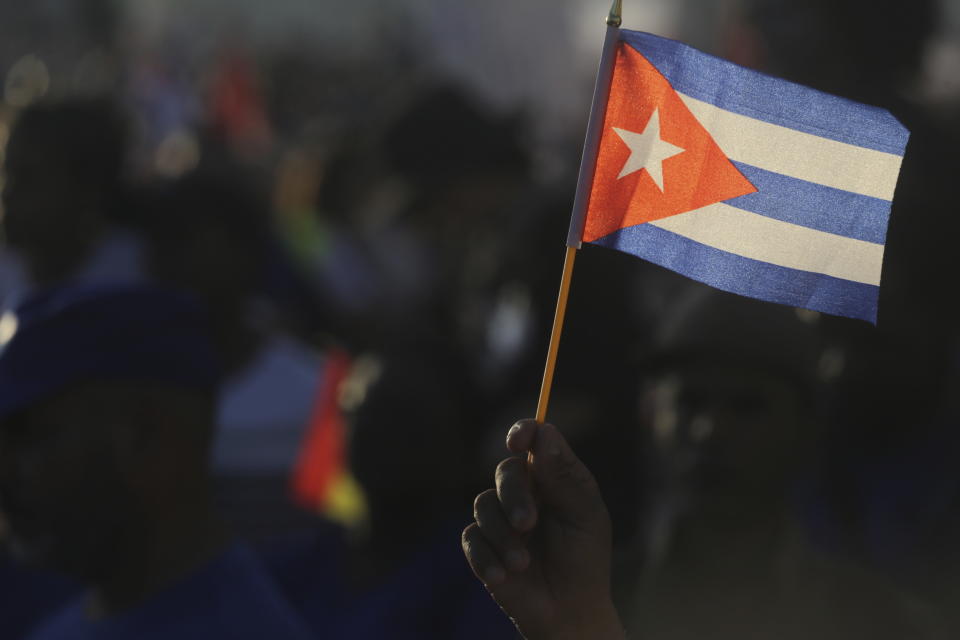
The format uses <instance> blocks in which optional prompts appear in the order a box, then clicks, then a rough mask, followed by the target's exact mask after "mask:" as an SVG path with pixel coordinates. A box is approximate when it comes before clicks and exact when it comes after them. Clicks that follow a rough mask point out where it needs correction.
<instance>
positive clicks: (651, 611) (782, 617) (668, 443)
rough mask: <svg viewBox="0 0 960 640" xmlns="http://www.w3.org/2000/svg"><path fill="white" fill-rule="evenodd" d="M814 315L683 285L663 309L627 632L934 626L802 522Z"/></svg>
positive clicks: (879, 633) (862, 632)
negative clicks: (646, 491)
mask: <svg viewBox="0 0 960 640" xmlns="http://www.w3.org/2000/svg"><path fill="white" fill-rule="evenodd" d="M817 319H818V316H817V315H816V314H810V313H808V312H797V311H795V310H794V309H791V308H788V307H781V306H776V305H771V304H765V303H761V302H756V301H753V300H748V299H745V298H739V297H736V296H732V295H729V294H725V293H722V292H717V291H714V290H711V289H708V288H707V287H704V286H698V285H694V284H691V285H689V287H688V289H687V291H685V292H684V294H682V295H679V296H678V297H677V298H676V299H675V300H674V302H673V304H672V305H671V308H670V309H669V311H668V313H666V314H665V315H664V317H663V319H662V324H661V327H660V330H659V331H658V334H657V340H656V346H655V352H654V356H653V362H654V365H653V369H652V370H651V375H650V379H649V381H648V382H647V383H646V385H645V390H644V392H643V394H642V403H643V404H642V406H643V408H644V410H645V412H646V413H647V415H646V424H645V427H646V428H647V429H648V434H649V439H650V442H651V447H650V451H651V452H652V456H651V465H650V473H651V486H652V487H653V495H652V497H651V499H650V505H651V507H650V509H649V511H650V513H649V515H648V517H647V520H646V523H647V536H646V543H645V545H644V549H645V552H644V553H645V555H646V557H645V558H644V560H643V564H644V566H645V569H644V571H643V574H642V577H641V579H640V581H639V582H638V583H637V585H636V590H635V592H634V596H633V598H632V601H631V602H629V603H628V604H627V607H629V608H631V609H633V611H632V612H631V614H630V615H628V622H627V627H628V628H630V629H632V630H635V632H636V633H637V634H638V635H640V636H641V637H647V638H651V639H654V640H655V639H656V638H695V637H705V636H709V637H713V638H720V639H724V638H744V637H757V638H760V637H764V638H765V637H781V638H809V637H819V638H849V637H859V636H863V637H872V638H891V639H892V638H903V637H936V636H930V635H924V634H925V633H926V632H927V631H928V629H927V628H926V627H925V625H926V621H925V620H923V619H922V618H921V619H917V618H916V617H915V615H914V614H915V612H914V611H913V610H912V605H913V603H912V602H911V600H910V599H909V598H908V597H906V596H905V595H904V594H902V593H900V592H899V591H898V590H897V589H895V588H894V586H893V585H892V584H891V583H889V581H887V580H886V579H884V578H883V577H881V576H880V575H879V574H876V573H874V572H871V571H869V570H867V569H865V568H862V567H859V566H857V565H856V564H855V563H854V562H852V561H851V560H849V559H845V558H843V557H841V556H839V555H837V554H835V553H829V552H828V551H827V550H825V549H823V548H821V547H819V546H818V545H817V544H816V543H815V542H814V541H813V539H812V536H811V535H810V534H811V532H810V530H809V528H808V527H806V526H805V525H804V522H803V518H802V515H803V514H802V512H801V511H802V510H801V509H800V508H799V491H800V489H801V488H802V487H803V486H804V485H803V483H804V482H806V483H808V484H809V483H810V482H811V478H812V477H813V476H814V475H815V474H816V471H817V468H818V467H817V465H818V458H817V455H818V453H819V452H818V449H817V447H818V445H819V444H820V443H821V442H822V437H821V429H822V427H823V425H822V420H820V419H819V418H818V416H819V415H820V414H819V413H818V410H817V405H816V399H817V398H818V397H819V396H818V393H817V391H818V389H817V386H818V379H819V378H818V371H819V364H820V362H819V354H820V344H819V340H820V336H819V332H818V331H817V327H816V326H815V324H813V323H814V322H816V320H817ZM917 634H920V635H917Z"/></svg>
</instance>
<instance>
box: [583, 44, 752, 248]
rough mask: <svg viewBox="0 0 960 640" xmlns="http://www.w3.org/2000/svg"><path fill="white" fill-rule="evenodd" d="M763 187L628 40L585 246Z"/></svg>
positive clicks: (614, 85) (620, 57)
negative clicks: (751, 179)
mask: <svg viewBox="0 0 960 640" xmlns="http://www.w3.org/2000/svg"><path fill="white" fill-rule="evenodd" d="M651 145H652V146H651ZM650 149H653V151H652V152H650ZM621 176H622V177H621ZM661 184H662V190H661ZM756 190H757V189H756V188H755V187H754V186H753V185H752V184H750V182H749V181H748V180H747V179H746V178H745V177H744V176H743V174H741V173H740V171H738V170H737V168H736V167H735V166H734V165H733V163H732V162H730V160H729V159H728V158H727V156H726V155H725V154H724V153H723V151H721V150H720V147H719V146H717V143H716V142H715V141H714V139H713V137H711V135H710V134H709V133H708V132H707V130H706V129H705V128H704V126H703V125H702V124H700V122H699V121H697V119H696V117H694V115H693V114H692V113H690V110H689V109H688V108H687V106H686V105H685V104H684V103H683V101H682V100H681V99H680V96H679V95H678V94H677V92H676V91H674V89H673V87H671V86H670V82H669V81H668V80H667V79H666V78H665V77H663V74H661V73H660V72H659V71H658V70H657V69H656V67H654V66H653V65H652V64H651V63H650V62H649V61H648V60H647V59H646V58H644V57H643V56H642V55H641V54H640V53H639V52H638V51H637V50H636V49H634V48H633V47H631V46H630V45H628V44H626V43H624V42H621V43H620V44H619V46H618V49H617V58H616V63H615V66H614V70H613V79H612V81H611V85H610V97H609V99H608V101H607V112H606V116H605V118H604V123H603V134H602V135H601V138H600V150H599V152H598V154H597V167H596V173H595V174H594V178H593V186H592V188H591V192H590V201H589V204H588V207H587V216H586V224H585V226H584V230H583V241H584V242H592V241H594V240H597V239H599V238H602V237H604V236H606V235H609V234H611V233H613V232H615V231H618V230H620V229H623V228H625V227H632V226H634V225H638V224H642V223H644V222H649V221H651V220H659V219H660V218H666V217H668V216H673V215H677V214H678V213H685V212H687V211H693V210H694V209H699V208H701V207H705V206H707V205H710V204H714V203H716V202H722V201H724V200H729V199H731V198H736V197H738V196H742V195H746V194H748V193H753V192H755V191H756Z"/></svg>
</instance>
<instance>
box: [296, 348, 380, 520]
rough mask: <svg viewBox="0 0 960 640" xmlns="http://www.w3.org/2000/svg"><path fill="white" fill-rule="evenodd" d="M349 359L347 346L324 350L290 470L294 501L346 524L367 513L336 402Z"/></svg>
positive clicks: (344, 378)
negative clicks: (351, 468) (310, 411)
mask: <svg viewBox="0 0 960 640" xmlns="http://www.w3.org/2000/svg"><path fill="white" fill-rule="evenodd" d="M351 364H352V363H351V360H350V357H349V355H348V354H347V353H346V352H345V351H342V350H339V349H332V350H331V351H330V352H329V353H328V355H327V364H326V366H325V368H324V371H323V374H322V375H321V376H320V387H319V389H318V392H317V399H316V403H315V404H314V408H313V415H312V416H311V419H310V424H309V425H308V427H307V432H306V435H305V436H304V441H303V446H302V447H301V449H300V455H299V457H298V459H297V462H296V464H295V465H294V468H293V472H292V475H291V488H292V491H293V497H294V500H295V502H296V503H297V504H299V505H300V506H302V507H304V508H305V509H307V510H309V511H314V512H321V513H323V514H324V515H326V516H327V517H329V518H330V519H332V520H336V521H338V522H341V523H342V524H344V525H347V526H355V525H357V524H359V523H360V522H361V521H363V520H364V519H365V517H366V501H365V499H364V497H363V492H362V490H361V489H360V487H359V485H358V484H357V482H356V480H355V479H354V478H353V476H352V475H351V474H350V472H349V471H348V469H347V437H346V423H345V420H344V416H343V412H342V411H341V408H340V402H339V394H340V390H341V388H342V386H343V384H344V381H345V380H346V379H347V376H348V374H349V373H350V368H351Z"/></svg>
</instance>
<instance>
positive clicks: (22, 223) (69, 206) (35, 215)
mask: <svg viewBox="0 0 960 640" xmlns="http://www.w3.org/2000/svg"><path fill="white" fill-rule="evenodd" d="M125 144H126V143H125V131H124V125H123V121H122V119H121V117H120V116H119V115H118V113H117V111H116V110H115V109H114V108H113V107H112V106H111V105H110V104H108V103H105V102H101V101H93V100H82V101H81V100H77V101H70V102H61V103H55V104H36V105H32V106H30V107H27V108H26V109H25V110H24V111H23V112H22V113H20V115H19V116H18V117H17V119H16V121H15V122H14V126H13V129H12V131H11V133H10V138H9V140H8V142H7V148H6V152H5V159H4V173H5V180H4V188H3V229H4V233H5V235H6V239H7V242H8V243H9V244H10V245H11V246H13V247H15V248H16V249H18V250H19V251H20V252H21V253H22V254H23V256H24V258H25V259H26V261H27V265H28V267H29V268H30V270H31V273H32V275H33V277H34V278H35V279H36V280H37V281H39V282H41V283H43V284H49V283H51V282H55V281H57V280H59V279H62V278H64V277H65V276H67V275H69V273H70V271H71V270H73V269H75V268H76V267H77V266H78V265H79V263H80V262H81V261H82V260H83V258H84V257H85V256H86V255H87V254H88V252H89V251H90V250H91V248H92V246H93V245H94V243H95V242H96V240H97V239H98V238H99V237H100V235H101V233H102V232H103V228H104V226H105V224H106V221H107V218H108V216H109V215H110V211H109V210H110V209H111V206H112V203H113V201H114V199H115V197H116V194H117V191H118V189H119V183H120V173H121V168H122V164H123V156H124V148H125Z"/></svg>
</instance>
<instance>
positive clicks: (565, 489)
mask: <svg viewBox="0 0 960 640" xmlns="http://www.w3.org/2000/svg"><path fill="white" fill-rule="evenodd" d="M530 469H531V472H532V475H533V479H534V482H535V483H536V485H537V489H538V490H539V497H540V502H541V504H542V506H544V507H548V508H550V510H551V511H552V512H553V515H555V516H556V517H559V518H561V519H563V520H566V521H569V522H571V523H573V524H590V523H593V522H594V521H595V520H596V518H597V517H598V516H602V515H605V514H606V505H604V503H603V497H602V496H601V494H600V488H599V487H598V486H597V481H596V480H595V479H594V477H593V474H591V473H590V470H589V469H587V467H586V466H584V464H583V462H581V461H580V458H578V457H577V456H576V454H575V453H574V452H573V450H572V449H571V448H570V445H569V444H568V443H567V440H566V438H564V437H563V435H562V434H561V433H560V432H559V431H558V430H557V428H556V427H555V426H553V425H552V424H543V425H540V426H539V429H537V435H536V440H535V441H534V443H533V448H532V449H531V456H530Z"/></svg>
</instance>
